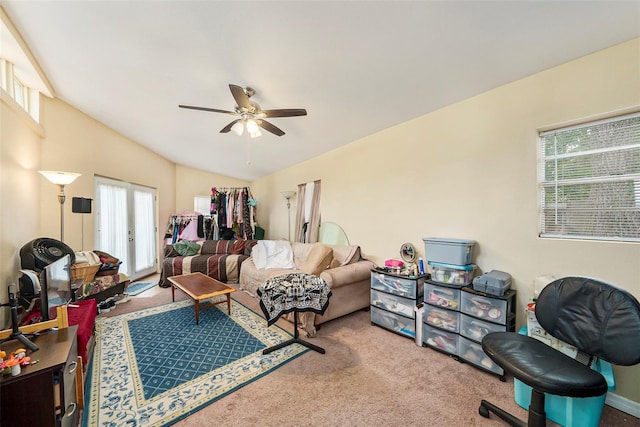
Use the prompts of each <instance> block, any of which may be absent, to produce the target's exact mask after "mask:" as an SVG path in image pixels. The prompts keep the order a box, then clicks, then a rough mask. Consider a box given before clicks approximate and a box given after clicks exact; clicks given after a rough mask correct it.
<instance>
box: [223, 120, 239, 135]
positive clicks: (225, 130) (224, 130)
mask: <svg viewBox="0 0 640 427" xmlns="http://www.w3.org/2000/svg"><path fill="white" fill-rule="evenodd" d="M240 120H242V119H235V120H234V121H232V122H231V123H229V124H228V125H226V126H225V127H223V128H222V130H221V131H220V133H227V132H229V131H230V130H231V128H232V127H233V125H235V124H236V123H238V122H239V121H240Z"/></svg>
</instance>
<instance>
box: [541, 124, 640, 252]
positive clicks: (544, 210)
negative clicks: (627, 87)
mask: <svg viewBox="0 0 640 427" xmlns="http://www.w3.org/2000/svg"><path fill="white" fill-rule="evenodd" d="M539 144H540V145H539V152H538V158H539V160H540V164H539V178H538V186H539V195H540V237H555V238H558V237H560V238H567V239H570V238H574V239H591V240H609V241H629V242H638V241H640V113H637V114H632V115H626V116H621V117H616V118H613V119H608V120H601V121H597V122H591V123H586V124H582V125H578V126H571V127H566V128H561V129H555V130H552V131H545V132H541V133H540V138H539Z"/></svg>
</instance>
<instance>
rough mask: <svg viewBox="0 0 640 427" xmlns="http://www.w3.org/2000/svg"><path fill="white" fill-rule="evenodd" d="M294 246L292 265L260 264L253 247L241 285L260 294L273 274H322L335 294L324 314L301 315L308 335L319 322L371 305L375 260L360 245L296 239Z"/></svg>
mask: <svg viewBox="0 0 640 427" xmlns="http://www.w3.org/2000/svg"><path fill="white" fill-rule="evenodd" d="M291 249H292V252H293V264H294V265H293V266H292V268H257V267H256V263H255V261H256V260H254V255H256V248H255V247H254V248H252V252H251V257H250V258H249V259H247V260H246V261H245V262H243V263H242V268H241V270H240V280H239V286H238V287H239V289H241V290H243V291H246V292H247V293H249V294H251V295H253V296H255V297H256V298H257V297H258V296H257V292H256V291H257V289H258V286H260V284H261V283H264V282H265V281H266V280H267V279H270V278H272V277H276V276H280V275H282V274H288V273H294V272H301V273H309V274H314V275H317V276H320V277H321V278H322V279H323V280H324V281H325V282H326V283H327V285H328V286H329V288H330V289H331V294H332V295H331V298H330V299H329V307H328V308H327V310H326V311H325V313H324V314H323V315H322V316H321V315H318V314H315V313H302V314H301V315H300V319H301V323H303V327H304V329H305V331H306V332H307V336H314V335H315V333H316V328H315V326H317V325H320V324H322V323H324V322H327V321H329V320H332V319H335V318H337V317H340V316H344V315H345V314H349V313H353V312H354V311H357V310H361V309H364V308H367V307H369V303H370V291H369V289H370V286H371V269H372V268H374V267H375V264H374V263H373V262H371V261H368V260H365V259H363V258H362V255H361V253H360V247H359V246H327V245H324V244H322V243H299V242H293V243H291ZM258 264H260V262H258Z"/></svg>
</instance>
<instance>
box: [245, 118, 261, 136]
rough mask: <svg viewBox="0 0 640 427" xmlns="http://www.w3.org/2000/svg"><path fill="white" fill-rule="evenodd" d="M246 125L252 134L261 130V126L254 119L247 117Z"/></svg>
mask: <svg viewBox="0 0 640 427" xmlns="http://www.w3.org/2000/svg"><path fill="white" fill-rule="evenodd" d="M246 126H247V132H249V133H250V134H252V135H253V134H254V133H256V132H260V128H259V127H258V124H257V123H256V121H255V120H253V119H247V123H246Z"/></svg>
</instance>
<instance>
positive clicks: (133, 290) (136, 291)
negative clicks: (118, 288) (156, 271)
mask: <svg viewBox="0 0 640 427" xmlns="http://www.w3.org/2000/svg"><path fill="white" fill-rule="evenodd" d="M156 286H158V283H157V282H134V283H131V284H130V285H129V286H127V294H129V295H130V296H132V297H133V296H136V295H140V294H141V293H143V292H144V291H148V290H149V289H151V288H155V287H156Z"/></svg>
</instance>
